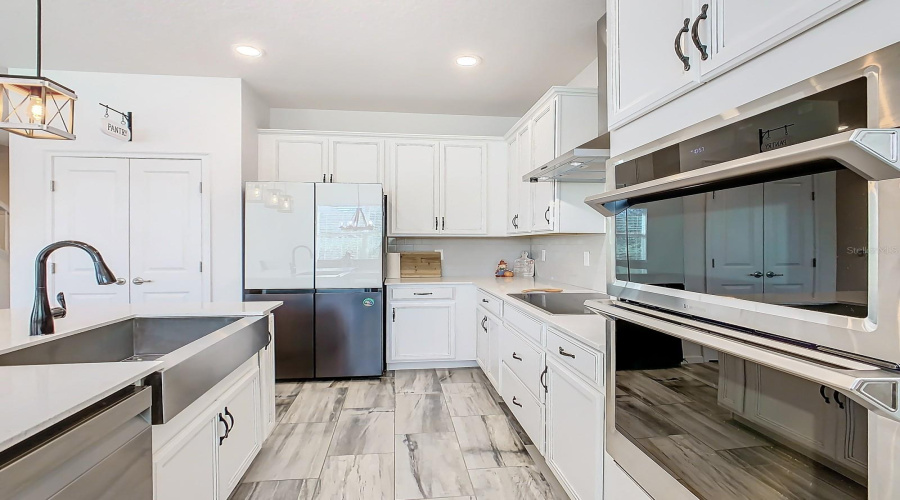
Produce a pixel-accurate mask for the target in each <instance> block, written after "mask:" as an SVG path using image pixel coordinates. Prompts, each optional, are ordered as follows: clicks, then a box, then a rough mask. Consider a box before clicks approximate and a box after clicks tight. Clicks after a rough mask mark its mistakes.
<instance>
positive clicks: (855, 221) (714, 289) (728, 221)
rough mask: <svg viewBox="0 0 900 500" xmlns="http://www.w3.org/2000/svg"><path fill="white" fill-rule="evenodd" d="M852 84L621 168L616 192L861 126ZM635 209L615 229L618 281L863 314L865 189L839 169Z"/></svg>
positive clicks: (861, 98)
mask: <svg viewBox="0 0 900 500" xmlns="http://www.w3.org/2000/svg"><path fill="white" fill-rule="evenodd" d="M865 103H866V85H865V80H864V79H858V80H853V81H850V82H848V83H845V84H843V85H840V86H838V87H834V88H832V89H829V90H826V91H823V92H820V93H818V94H815V95H812V96H810V97H808V98H805V99H801V100H799V101H795V102H792V103H789V104H786V105H783V106H781V107H778V108H775V109H773V110H771V111H768V112H765V113H761V114H759V115H756V116H753V117H750V118H747V119H745V120H741V121H738V122H735V123H733V124H731V125H728V126H726V127H723V128H721V129H718V130H715V131H712V132H709V133H706V134H703V135H700V136H698V137H695V138H692V139H689V140H686V141H684V142H681V143H679V144H675V145H673V146H670V147H668V148H664V149H661V150H659V151H656V152H654V153H651V154H648V155H645V156H642V157H639V158H636V159H634V160H631V161H627V162H624V163H621V164H619V165H617V166H616V167H615V168H616V170H615V183H616V188H623V187H627V186H632V185H634V184H637V183H643V182H647V181H653V180H657V179H664V178H666V177H669V176H673V175H677V174H680V173H683V172H688V171H691V170H695V169H698V168H702V167H707V166H711V165H716V164H719V163H723V162H726V161H730V160H735V159H738V158H743V157H747V156H751V155H753V154H757V153H761V152H766V151H771V150H774V149H779V148H783V147H787V146H792V145H795V144H798V143H802V142H806V141H810V140H814V139H819V138H822V137H825V136H828V135H833V134H837V133H840V132H844V131H846V130H849V129H854V128H862V127H865V126H866V111H865V110H866V105H865ZM785 171H786V172H787V173H781V174H779V176H778V177H774V178H773V177H772V176H769V177H766V178H760V179H755V178H749V179H748V178H738V179H735V180H734V182H733V184H732V185H726V186H716V187H717V188H720V189H716V190H710V191H706V192H699V193H698V192H697V191H696V190H695V191H693V192H691V193H688V194H686V195H684V196H681V197H676V198H669V199H663V200H656V201H646V202H643V203H637V204H635V205H633V206H631V207H629V208H628V209H627V210H624V211H622V212H619V213H618V214H617V216H616V218H615V243H616V244H615V263H616V267H615V274H616V278H617V279H618V280H621V281H625V282H632V283H640V284H648V285H658V286H663V287H668V288H674V289H678V290H686V291H690V292H699V293H705V294H711V295H719V296H728V297H738V298H741V299H745V300H751V301H756V302H764V303H768V304H776V305H783V306H789V307H796V308H801V309H807V310H812V311H817V312H822V313H828V314H836V315H840V316H846V317H854V318H865V317H866V316H867V315H868V303H869V297H868V291H867V290H868V272H867V269H868V249H867V241H868V236H869V235H868V222H869V221H868V214H869V189H870V186H869V182H867V181H866V180H865V179H864V178H862V177H860V176H859V175H858V174H856V173H855V172H853V171H851V170H849V169H847V168H846V167H844V166H843V165H841V164H839V163H838V162H836V161H819V162H814V163H813V164H810V165H799V166H796V168H792V169H786V170H785Z"/></svg>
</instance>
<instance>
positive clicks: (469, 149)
mask: <svg viewBox="0 0 900 500" xmlns="http://www.w3.org/2000/svg"><path fill="white" fill-rule="evenodd" d="M440 171H441V178H440V185H441V230H440V231H441V233H443V234H466V235H472V234H474V235H477V234H485V233H487V145H486V144H484V143H448V142H442V143H441V169H440Z"/></svg>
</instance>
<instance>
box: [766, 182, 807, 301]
mask: <svg viewBox="0 0 900 500" xmlns="http://www.w3.org/2000/svg"><path fill="white" fill-rule="evenodd" d="M812 192H813V178H812V176H811V175H805V176H803V177H794V178H793V179H786V180H783V181H775V182H767V183H766V184H765V197H766V206H765V214H764V218H763V227H764V228H765V229H764V230H763V232H764V235H763V241H765V243H766V246H765V250H764V258H763V262H765V267H766V268H765V269H763V271H764V272H765V273H766V276H765V293H766V294H767V295H768V294H779V295H784V296H785V298H784V300H799V301H803V300H810V299H812V296H813V288H814V287H813V284H814V275H815V269H814V268H813V257H815V256H816V250H815V225H816V221H815V214H814V210H813V208H814V205H815V200H813V196H812Z"/></svg>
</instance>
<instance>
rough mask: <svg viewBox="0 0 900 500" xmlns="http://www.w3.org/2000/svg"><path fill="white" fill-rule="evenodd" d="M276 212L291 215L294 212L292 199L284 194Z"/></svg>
mask: <svg viewBox="0 0 900 500" xmlns="http://www.w3.org/2000/svg"><path fill="white" fill-rule="evenodd" d="M278 211H279V212H282V213H291V212H293V211H294V197H293V196H290V195H287V194H284V195H281V199H280V200H279V202H278Z"/></svg>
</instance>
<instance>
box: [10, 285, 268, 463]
mask: <svg viewBox="0 0 900 500" xmlns="http://www.w3.org/2000/svg"><path fill="white" fill-rule="evenodd" d="M281 304H282V303H281V302H278V301H272V302H231V303H228V302H215V303H204V304H199V303H197V304H163V303H158V304H132V305H124V306H102V307H97V306H86V305H71V306H70V307H69V314H68V316H67V317H65V318H60V319H56V320H55V326H56V333H54V334H52V335H43V336H39V337H31V336H29V324H30V318H31V311H30V310H19V309H12V310H10V309H2V310H0V354H4V353H7V352H11V351H15V350H18V349H23V348H26V347H29V346H32V345H35V344H39V343H45V342H53V341H55V340H58V339H61V338H64V337H68V336H71V335H78V334H79V333H81V332H84V331H85V330H89V329H91V328H95V327H99V326H103V325H108V324H111V323H115V322H118V321H122V320H126V319H131V318H137V317H173V316H263V315H266V314H269V313H270V312H272V310H274V309H275V308H277V307H278V306H280V305H281ZM161 365H162V362H159V361H142V362H128V363H79V364H58V365H41V366H0V450H4V449H6V448H8V447H10V446H12V445H14V444H16V443H18V442H20V441H22V440H23V439H27V438H29V437H31V436H33V435H35V434H37V433H38V432H40V431H42V430H44V429H46V428H48V427H50V426H52V425H53V424H56V423H58V422H60V421H62V420H64V419H65V418H67V417H69V416H72V415H74V414H75V413H77V412H79V411H81V410H83V409H85V408H87V407H88V406H90V405H92V404H94V403H96V402H97V401H100V400H101V399H103V398H105V397H106V396H109V395H110V394H113V393H114V392H116V391H117V390H119V389H121V388H123V387H127V386H128V385H131V384H134V383H135V382H137V381H139V380H141V379H143V378H144V377H146V376H147V375H149V374H151V373H153V372H154V371H156V370H157V369H158V368H159V366H161Z"/></svg>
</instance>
